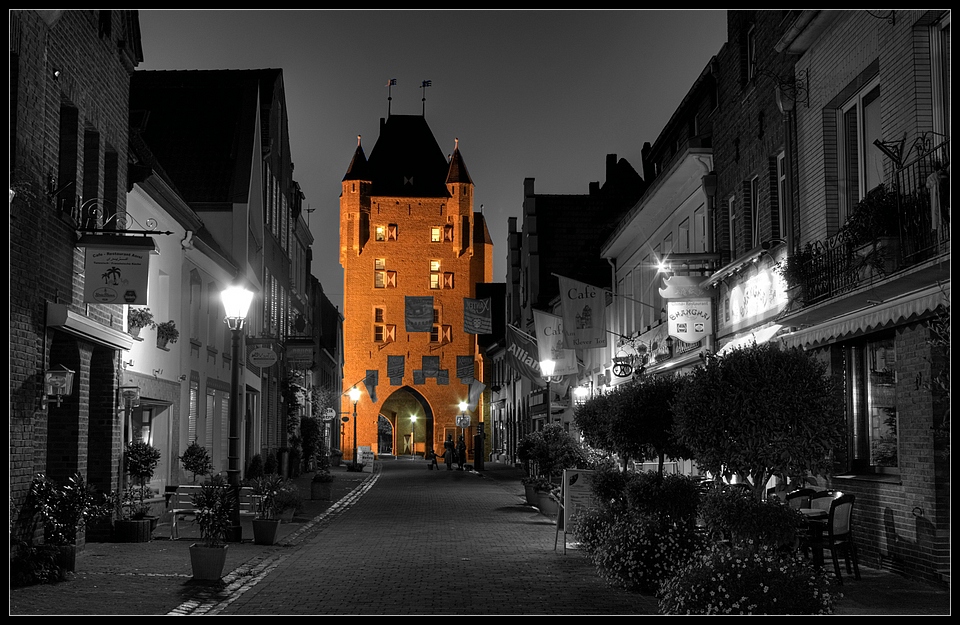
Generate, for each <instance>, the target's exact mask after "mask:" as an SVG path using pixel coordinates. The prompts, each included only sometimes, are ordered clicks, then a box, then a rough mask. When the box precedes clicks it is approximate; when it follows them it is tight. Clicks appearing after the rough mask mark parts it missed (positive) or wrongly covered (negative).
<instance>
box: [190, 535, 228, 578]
mask: <svg viewBox="0 0 960 625" xmlns="http://www.w3.org/2000/svg"><path fill="white" fill-rule="evenodd" d="M226 563H227V545H223V546H220V547H207V546H206V545H199V544H196V543H194V544H193V545H190V565H191V566H192V567H193V579H201V580H212V581H216V580H219V579H220V578H221V577H223V566H224V565H225V564H226Z"/></svg>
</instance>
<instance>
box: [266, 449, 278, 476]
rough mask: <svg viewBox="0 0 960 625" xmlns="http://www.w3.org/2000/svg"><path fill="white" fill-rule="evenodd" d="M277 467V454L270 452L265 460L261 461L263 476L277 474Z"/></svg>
mask: <svg viewBox="0 0 960 625" xmlns="http://www.w3.org/2000/svg"><path fill="white" fill-rule="evenodd" d="M278 467H279V465H278V464H277V454H275V453H273V452H272V451H271V452H269V453H268V454H267V456H266V458H264V459H263V472H264V474H267V475H269V474H270V473H279V471H278V470H277V469H278Z"/></svg>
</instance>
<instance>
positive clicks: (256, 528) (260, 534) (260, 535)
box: [250, 473, 284, 545]
mask: <svg viewBox="0 0 960 625" xmlns="http://www.w3.org/2000/svg"><path fill="white" fill-rule="evenodd" d="M283 482H284V480H283V478H282V477H280V476H279V475H277V474H276V473H272V474H270V475H262V476H260V477H257V478H254V479H253V480H251V481H250V485H251V486H252V487H253V494H254V495H256V496H257V516H256V517H255V518H254V519H253V542H254V543H256V544H258V545H272V544H274V543H275V542H276V541H277V532H278V531H279V529H280V519H279V518H277V516H276V515H277V495H279V494H280V491H281V490H282V489H283Z"/></svg>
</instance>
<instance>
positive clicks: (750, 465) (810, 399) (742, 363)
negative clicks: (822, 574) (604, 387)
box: [672, 343, 844, 499]
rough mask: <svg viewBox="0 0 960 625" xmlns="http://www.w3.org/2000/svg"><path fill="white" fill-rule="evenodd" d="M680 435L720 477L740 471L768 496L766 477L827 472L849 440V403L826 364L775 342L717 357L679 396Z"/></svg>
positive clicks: (676, 406) (688, 378)
mask: <svg viewBox="0 0 960 625" xmlns="http://www.w3.org/2000/svg"><path fill="white" fill-rule="evenodd" d="M672 405H673V412H674V418H675V419H676V426H675V427H676V435H677V438H678V440H679V442H680V443H682V444H684V445H686V446H687V447H689V448H690V450H691V453H692V457H693V458H695V459H696V461H697V464H698V465H699V466H700V467H701V468H702V469H704V470H707V471H710V472H712V473H713V474H714V475H720V474H724V473H726V474H737V475H740V476H741V477H743V478H744V479H746V480H747V481H748V482H749V483H750V484H751V485H752V488H753V493H754V496H755V497H756V498H757V499H762V498H763V496H764V495H765V489H766V484H767V481H768V480H769V479H770V478H771V477H772V476H779V477H781V478H782V479H783V480H784V481H787V480H788V479H789V478H790V477H796V476H802V475H805V474H807V473H808V472H809V473H811V474H814V475H824V474H827V473H829V470H830V463H831V454H832V452H833V450H834V449H835V448H836V447H838V446H839V445H840V444H841V443H842V442H843V435H844V415H843V400H842V394H841V391H840V387H839V385H838V383H837V382H836V381H835V380H834V379H833V378H831V377H830V376H828V375H827V373H826V365H825V364H823V363H822V362H820V361H819V360H817V359H816V358H815V357H813V356H812V355H810V354H808V353H806V352H804V351H803V350H802V349H799V348H789V349H781V348H780V347H779V346H778V345H777V344H775V343H765V344H763V345H753V346H751V347H745V348H742V349H735V350H733V351H731V352H730V353H729V354H725V355H724V356H718V357H711V358H708V359H707V362H706V364H705V365H703V366H700V367H697V368H696V369H694V370H693V372H691V373H690V374H688V375H687V376H686V377H685V378H684V384H683V387H682V389H681V391H680V392H679V393H677V395H676V397H675V399H674V401H673V404H672Z"/></svg>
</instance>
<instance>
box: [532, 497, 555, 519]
mask: <svg viewBox="0 0 960 625" xmlns="http://www.w3.org/2000/svg"><path fill="white" fill-rule="evenodd" d="M537 508H539V510H540V514H542V515H544V516H547V517H549V518H551V519H555V518H557V512H558V511H559V510H560V504H558V503H557V502H556V500H555V499H553V497H551V496H550V493H547V492H543V491H537Z"/></svg>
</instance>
